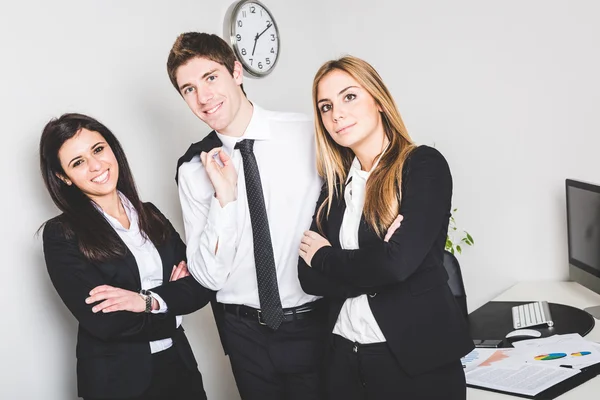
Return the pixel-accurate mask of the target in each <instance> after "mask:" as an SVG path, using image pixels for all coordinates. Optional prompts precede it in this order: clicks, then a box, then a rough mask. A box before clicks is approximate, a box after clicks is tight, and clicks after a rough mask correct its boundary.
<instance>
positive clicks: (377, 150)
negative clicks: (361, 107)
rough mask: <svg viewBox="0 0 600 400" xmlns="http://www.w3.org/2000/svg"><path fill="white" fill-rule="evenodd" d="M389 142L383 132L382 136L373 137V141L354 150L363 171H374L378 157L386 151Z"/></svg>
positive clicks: (366, 142)
mask: <svg viewBox="0 0 600 400" xmlns="http://www.w3.org/2000/svg"><path fill="white" fill-rule="evenodd" d="M389 142H390V141H389V140H388V138H387V136H386V135H385V134H384V133H383V132H382V134H381V135H373V137H372V139H370V140H368V141H365V142H364V143H361V144H360V145H358V146H356V147H355V148H353V149H352V151H353V152H354V155H355V156H356V158H358V161H359V162H360V167H361V169H362V170H363V171H371V169H373V165H375V162H376V161H377V157H378V156H379V155H380V154H381V153H382V152H383V151H384V150H385V148H386V147H387V145H388V144H389Z"/></svg>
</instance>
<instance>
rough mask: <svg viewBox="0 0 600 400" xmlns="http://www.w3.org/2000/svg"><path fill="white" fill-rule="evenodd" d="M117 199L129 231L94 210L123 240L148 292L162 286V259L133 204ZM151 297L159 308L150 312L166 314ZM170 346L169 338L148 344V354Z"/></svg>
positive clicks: (164, 305) (106, 215) (107, 216)
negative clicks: (141, 224) (147, 235)
mask: <svg viewBox="0 0 600 400" xmlns="http://www.w3.org/2000/svg"><path fill="white" fill-rule="evenodd" d="M119 198H120V199H121V204H123V208H124V209H125V213H126V214H127V218H128V219H129V229H126V228H125V227H123V225H122V224H121V223H120V222H119V221H118V220H117V219H116V218H113V217H111V216H110V215H108V214H107V213H105V212H104V211H103V210H102V209H101V208H100V207H98V206H97V205H96V204H95V203H94V205H96V208H98V209H99V210H100V211H101V212H102V214H103V215H104V217H105V218H106V220H107V221H108V222H109V223H110V225H111V226H112V227H113V229H114V230H115V231H116V232H117V234H118V235H119V237H120V238H121V240H123V242H124V243H125V245H126V246H127V248H128V249H129V251H131V253H132V254H133V257H134V258H135V262H136V264H137V267H138V270H139V272H140V282H141V283H142V289H144V290H150V289H152V288H154V287H157V286H160V285H162V284H163V265H162V259H161V258H160V254H158V250H156V247H154V244H153V243H152V241H151V240H149V239H146V238H145V237H144V235H142V232H141V231H140V227H139V224H138V214H137V211H136V210H135V207H133V204H131V202H130V201H129V199H127V197H125V196H124V195H123V194H122V193H121V192H119ZM152 297H154V298H155V299H156V300H157V301H158V304H159V305H160V308H159V309H158V310H154V311H152V313H154V314H158V313H165V312H167V310H168V308H167V305H166V303H165V302H164V300H163V299H162V298H161V297H160V296H159V295H157V294H156V293H152ZM182 320H183V318H182V317H181V316H179V315H178V316H177V318H176V323H177V326H178V327H179V325H181V321H182ZM172 345H173V340H172V339H170V338H168V339H161V340H155V341H152V342H150V352H151V353H158V352H159V351H163V350H166V349H168V348H169V347H171V346H172Z"/></svg>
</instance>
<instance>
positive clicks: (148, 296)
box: [139, 289, 156, 313]
mask: <svg viewBox="0 0 600 400" xmlns="http://www.w3.org/2000/svg"><path fill="white" fill-rule="evenodd" d="M139 295H140V297H141V298H142V300H144V306H143V309H142V312H145V313H149V312H151V311H152V310H153V307H154V304H153V303H154V302H155V301H156V299H155V298H154V297H152V293H150V292H149V291H147V290H144V289H142V290H140V292H139Z"/></svg>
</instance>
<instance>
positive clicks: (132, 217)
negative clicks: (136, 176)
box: [92, 191, 138, 231]
mask: <svg viewBox="0 0 600 400" xmlns="http://www.w3.org/2000/svg"><path fill="white" fill-rule="evenodd" d="M117 194H118V195H119V199H120V200H121V204H123V209H124V210H125V214H127V219H129V229H125V228H124V227H123V225H121V223H120V222H119V221H118V220H117V219H116V218H114V217H112V216H110V215H108V214H107V213H105V212H104V210H103V209H102V208H101V207H100V206H99V205H98V204H96V203H95V202H92V204H93V205H94V207H96V209H97V210H98V211H99V212H100V213H102V215H104V218H106V220H107V221H108V223H109V224H110V225H111V226H112V227H113V228H114V229H115V230H120V231H130V230H135V229H137V228H138V220H137V211H136V209H135V207H134V206H133V204H131V202H130V201H129V199H128V198H127V197H125V195H124V194H123V193H121V192H119V191H118V192H117Z"/></svg>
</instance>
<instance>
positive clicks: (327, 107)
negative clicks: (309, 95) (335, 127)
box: [320, 104, 331, 114]
mask: <svg viewBox="0 0 600 400" xmlns="http://www.w3.org/2000/svg"><path fill="white" fill-rule="evenodd" d="M320 110H321V114H324V113H326V112H327V111H329V110H331V104H323V105H322V106H321V108H320Z"/></svg>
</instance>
